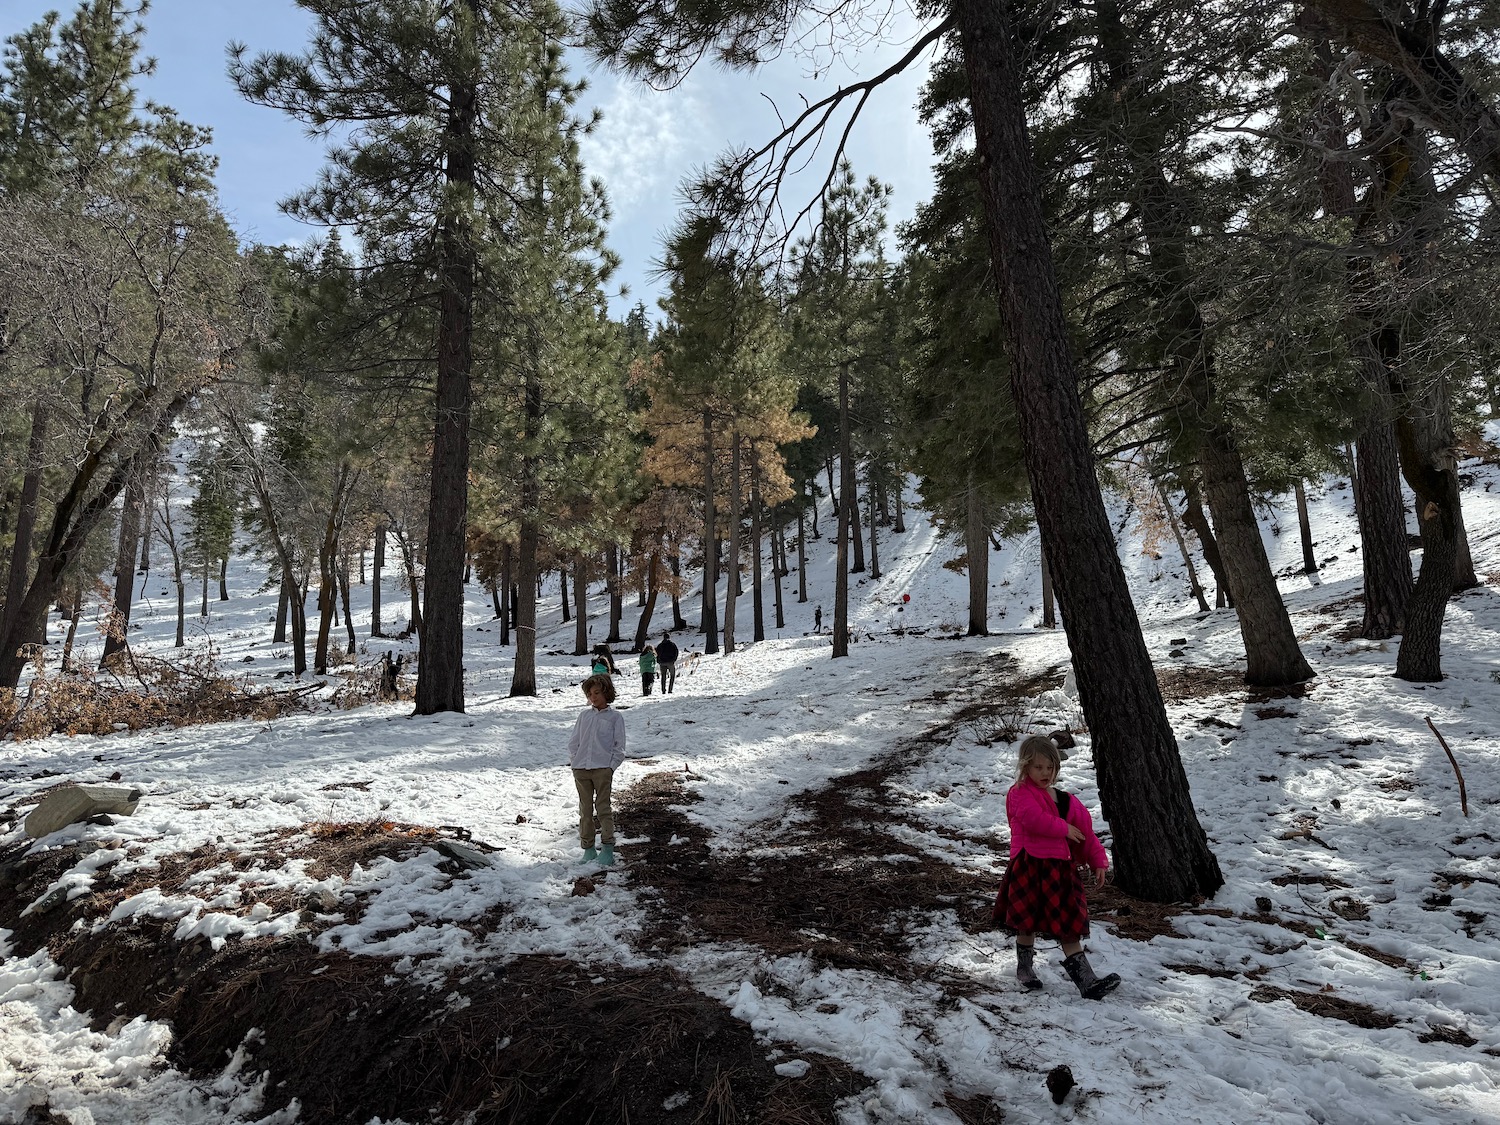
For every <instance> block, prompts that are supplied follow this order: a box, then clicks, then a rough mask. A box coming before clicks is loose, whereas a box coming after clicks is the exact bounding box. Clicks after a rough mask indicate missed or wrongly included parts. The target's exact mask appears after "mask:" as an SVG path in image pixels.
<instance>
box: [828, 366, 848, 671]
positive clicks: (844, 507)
mask: <svg viewBox="0 0 1500 1125" xmlns="http://www.w3.org/2000/svg"><path fill="white" fill-rule="evenodd" d="M830 484H831V482H830ZM839 492H840V493H842V496H843V499H844V500H848V499H849V498H851V497H852V496H853V495H854V458H853V456H852V455H851V449H850V441H849V371H848V368H847V367H840V368H839ZM853 508H854V505H853V504H852V503H840V504H839V505H838V507H837V511H838V517H839V520H838V544H839V545H838V551H837V552H836V556H835V557H836V559H837V563H836V565H835V567H834V570H835V571H836V572H837V573H836V574H835V575H834V580H833V658H834V659H835V660H837V659H838V658H839V657H841V656H848V655H849V533H850V519H849V514H850V512H851V511H852V510H853Z"/></svg>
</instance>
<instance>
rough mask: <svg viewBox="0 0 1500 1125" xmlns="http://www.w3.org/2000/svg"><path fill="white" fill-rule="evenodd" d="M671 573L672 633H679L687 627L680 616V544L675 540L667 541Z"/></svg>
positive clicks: (684, 619) (684, 620) (685, 621)
mask: <svg viewBox="0 0 1500 1125" xmlns="http://www.w3.org/2000/svg"><path fill="white" fill-rule="evenodd" d="M669 543H670V545H669V550H670V552H671V560H670V561H671V571H672V632H674V633H680V632H682V630H684V629H686V628H687V627H688V623H687V619H686V618H684V617H683V616H682V593H681V591H682V544H681V543H679V542H677V540H676V539H671V540H670V541H669Z"/></svg>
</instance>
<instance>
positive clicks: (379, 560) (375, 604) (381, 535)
mask: <svg viewBox="0 0 1500 1125" xmlns="http://www.w3.org/2000/svg"><path fill="white" fill-rule="evenodd" d="M384 571H385V520H381V521H380V522H379V523H377V524H376V525H375V556H374V559H373V560H372V562H371V563H370V636H372V637H383V636H385V634H384V633H383V632H382V631H381V628H380V576H381V574H382V573H383V572H384Z"/></svg>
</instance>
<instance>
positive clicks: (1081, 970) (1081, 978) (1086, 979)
mask: <svg viewBox="0 0 1500 1125" xmlns="http://www.w3.org/2000/svg"><path fill="white" fill-rule="evenodd" d="M1063 968H1064V969H1066V970H1067V971H1068V976H1069V977H1071V978H1072V980H1073V983H1074V984H1076V985H1077V986H1078V995H1080V996H1082V997H1083V998H1084V999H1085V1000H1102V999H1104V995H1105V993H1107V992H1113V991H1114V990H1115V989H1116V988H1118V987H1119V986H1120V974H1119V973H1110V974H1109V975H1108V976H1106V977H1096V976H1095V975H1094V970H1093V968H1092V967H1091V966H1090V965H1089V959H1088V955H1087V954H1086V953H1084V952H1083V950H1081V949H1080V950H1079V951H1078V952H1077V953H1075V954H1073V956H1071V957H1065V958H1063Z"/></svg>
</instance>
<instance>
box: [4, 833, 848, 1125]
mask: <svg viewBox="0 0 1500 1125" xmlns="http://www.w3.org/2000/svg"><path fill="white" fill-rule="evenodd" d="M395 827H396V826H391V828H392V829H394V828H395ZM429 831H430V830H429ZM311 838H312V839H314V840H317V839H320V838H321V839H322V840H324V841H327V844H326V846H327V847H328V848H329V849H331V851H330V854H328V855H326V856H324V857H323V860H324V862H325V864H326V866H327V867H328V869H330V870H332V869H335V868H339V867H344V866H345V865H346V864H347V863H350V862H352V861H353V857H354V856H357V855H363V856H369V855H371V854H374V853H372V852H371V851H370V850H369V849H370V848H372V847H376V846H383V847H389V846H392V845H393V844H397V843H399V841H400V837H397V838H396V839H395V840H393V839H392V837H391V832H390V831H386V830H379V831H377V830H368V829H366V830H357V829H356V828H355V826H349V830H348V831H345V832H339V831H328V832H324V833H321V834H320V835H313V836H312V837H311ZM404 846H405V847H407V848H410V847H411V846H412V841H411V840H410V839H405V841H404ZM24 848H25V845H21V846H19V847H16V848H12V849H10V850H9V851H8V852H6V853H0V890H3V891H4V893H3V894H0V926H5V927H7V928H10V929H12V930H14V931H15V934H14V936H13V938H12V941H13V944H14V945H15V946H16V948H17V950H18V951H19V952H22V953H23V954H24V953H29V952H31V951H32V950H34V949H36V948H39V947H40V946H42V945H45V946H46V947H47V948H48V950H49V952H50V953H51V955H52V956H53V958H54V959H56V960H57V961H58V963H59V964H61V965H62V966H63V967H64V968H65V969H66V970H68V971H69V974H70V977H71V980H72V983H73V985H74V987H75V989H76V991H77V997H76V1000H75V1004H76V1006H77V1007H79V1008H80V1009H84V1010H89V1011H91V1012H93V1013H95V1022H96V1026H99V1027H101V1028H102V1027H103V1026H105V1025H106V1024H107V1023H108V1022H109V1021H110V1020H111V1019H113V1018H116V1017H118V1016H120V1015H132V1016H133V1015H136V1014H141V1015H145V1016H146V1017H148V1018H150V1019H153V1020H165V1021H170V1022H171V1023H172V1024H173V1026H174V1029H175V1031H176V1034H175V1036H174V1041H173V1047H172V1050H171V1055H170V1060H171V1062H172V1063H173V1065H175V1066H177V1067H178V1068H179V1069H181V1070H183V1071H184V1072H186V1073H188V1074H192V1075H195V1076H200V1077H209V1076H212V1075H214V1074H217V1073H218V1072H219V1071H220V1070H221V1069H222V1068H223V1066H224V1064H225V1062H226V1060H227V1059H228V1058H229V1056H230V1055H231V1054H232V1053H233V1051H235V1050H236V1049H237V1048H239V1047H241V1046H242V1045H245V1046H246V1047H247V1050H248V1054H249V1063H248V1066H247V1069H248V1070H250V1071H252V1072H254V1071H268V1072H269V1074H270V1081H269V1082H268V1084H267V1089H268V1094H267V1097H268V1106H267V1109H268V1110H270V1109H276V1108H279V1107H280V1106H283V1105H286V1104H288V1103H289V1102H290V1101H291V1100H292V1099H293V1098H295V1099H297V1101H298V1102H299V1103H300V1104H301V1110H302V1116H301V1119H302V1120H307V1121H317V1122H328V1123H342V1122H351V1123H352V1122H365V1121H368V1120H370V1118H371V1117H372V1116H375V1115H379V1116H382V1117H385V1118H387V1119H391V1118H403V1119H405V1120H424V1121H433V1122H455V1121H465V1122H473V1123H475V1125H489V1123H496V1125H500V1123H504V1125H532V1123H536V1125H541V1123H543V1122H546V1123H553V1125H555V1123H557V1122H563V1121H567V1122H580V1123H584V1122H599V1123H601V1125H602V1123H605V1122H617V1121H630V1122H637V1123H641V1125H658V1123H659V1125H677V1123H688V1122H703V1123H708V1122H724V1123H727V1122H762V1123H765V1125H815V1123H821V1122H826V1121H829V1120H832V1118H833V1116H834V1110H833V1106H834V1104H835V1103H836V1102H837V1101H839V1100H840V1099H842V1098H845V1097H848V1096H849V1095H851V1094H854V1093H856V1092H857V1091H859V1090H860V1089H862V1088H863V1087H864V1086H865V1085H866V1084H867V1083H866V1082H865V1081H864V1080H862V1079H861V1078H860V1077H859V1076H858V1075H856V1074H855V1073H854V1072H853V1071H852V1070H851V1069H850V1068H849V1067H848V1066H846V1065H845V1064H843V1063H841V1062H839V1061H838V1060H835V1059H830V1058H823V1057H820V1056H817V1055H814V1054H808V1053H806V1052H799V1056H798V1057H801V1058H803V1059H806V1060H807V1061H808V1062H809V1063H810V1064H811V1068H810V1070H809V1071H808V1073H807V1074H806V1075H805V1076H804V1077H802V1078H800V1079H795V1080H793V1079H784V1078H781V1077H780V1076H778V1075H777V1074H776V1073H775V1070H774V1064H773V1063H772V1062H771V1061H768V1060H767V1058H766V1054H767V1049H766V1046H765V1045H764V1044H763V1043H760V1042H757V1040H756V1038H755V1036H754V1034H753V1033H752V1032H751V1030H750V1028H749V1027H748V1026H747V1025H746V1024H744V1023H742V1022H740V1021H739V1020H736V1019H734V1018H733V1017H731V1016H730V1015H729V1014H728V1012H727V1011H726V1010H725V1008H724V1006H723V1005H721V1004H719V1003H718V1002H716V1001H713V1000H711V999H709V998H707V997H704V996H702V995H701V994H699V993H698V992H696V991H695V990H694V989H693V988H692V986H691V985H690V984H689V983H687V982H686V981H685V980H683V979H682V978H680V977H679V976H678V975H677V974H676V973H674V972H673V971H671V970H670V969H666V968H661V967H653V968H648V969H622V968H619V967H616V966H608V965H606V966H586V965H581V964H579V963H577V962H573V961H568V960H564V959H559V958H551V957H540V956H537V957H523V958H520V959H518V960H516V961H513V962H511V963H509V964H505V965H498V964H497V965H495V966H489V967H484V968H482V969H478V970H471V971H468V972H467V973H465V974H462V975H460V974H454V975H453V976H451V977H450V978H449V979H448V980H446V981H444V982H443V984H442V986H441V987H440V988H437V989H431V990H429V989H428V988H426V987H423V986H421V985H418V984H416V983H413V982H411V981H410V980H409V979H407V978H404V977H400V976H398V975H395V974H394V973H393V959H390V958H384V957H355V956H350V955H348V954H345V953H342V952H333V953H328V954H324V953H321V952H319V950H318V949H317V947H316V946H314V945H313V944H312V943H311V942H310V941H308V940H307V935H306V934H299V935H295V936H292V937H289V938H262V939H256V940H250V941H231V942H229V943H227V944H226V945H225V946H224V947H223V948H222V949H220V950H213V949H212V948H211V947H210V946H209V944H208V943H207V942H203V941H194V942H190V943H181V942H177V941H175V940H174V939H173V938H172V932H173V928H174V923H171V922H161V921H156V920H148V919H138V920H135V921H130V922H125V923H121V924H117V925H113V926H110V927H108V928H107V929H106V930H104V931H103V932H102V933H100V934H97V935H91V934H90V932H89V931H90V926H89V925H88V923H89V922H91V921H92V920H94V919H96V918H98V917H99V916H100V913H99V912H100V910H101V909H104V908H105V907H106V906H107V905H108V904H109V903H110V902H111V901H113V900H114V898H115V896H116V895H117V894H118V891H119V888H112V889H111V891H110V893H108V894H95V895H90V896H85V897H81V898H79V899H76V900H74V901H73V902H71V903H67V904H65V905H62V906H59V907H57V908H55V909H53V910H51V911H48V912H46V913H44V914H40V915H35V914H34V915H30V916H28V917H26V918H21V917H20V916H19V912H20V910H21V908H22V907H23V906H24V905H25V904H26V903H27V902H29V901H30V900H31V898H33V897H34V896H35V894H37V893H40V891H41V890H43V889H45V888H46V886H47V885H48V884H49V883H50V881H52V880H53V879H55V878H56V876H57V874H58V873H59V872H60V871H61V870H65V869H66V868H67V867H69V866H71V864H72V863H73V862H76V860H77V854H76V849H72V848H65V849H61V850H60V853H61V854H60V853H59V852H49V853H46V854H44V855H41V856H36V857H25V856H23V854H22V853H23V852H24ZM220 862H223V856H222V854H219V853H214V854H212V855H210V854H202V855H199V854H197V853H194V855H193V856H191V857H182V858H181V859H180V861H178V862H176V863H174V864H170V865H164V868H163V870H162V871H161V872H160V874H163V875H166V876H168V877H178V878H180V877H182V876H183V875H184V873H187V872H190V871H191V870H193V869H198V870H201V869H203V868H204V867H209V866H213V865H214V864H217V863H220ZM79 919H83V920H84V921H85V925H84V926H82V927H79V928H78V929H76V930H75V929H74V922H75V921H77V920H79ZM455 993H456V994H458V995H459V996H461V997H462V998H463V1001H465V1002H463V1003H453V1002H449V1001H448V999H447V998H448V997H450V996H451V995H453V994H455ZM247 1036H249V1039H248V1040H247ZM669 1107H670V1108H669Z"/></svg>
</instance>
